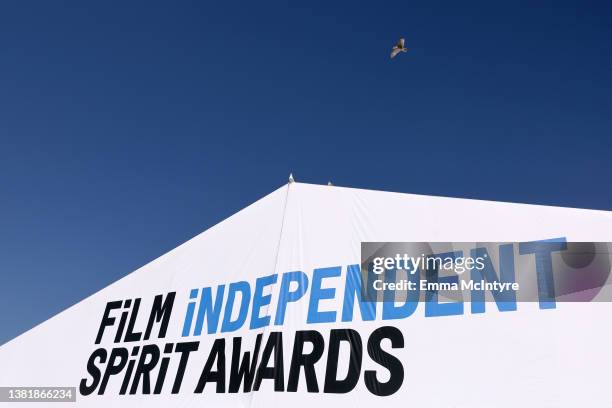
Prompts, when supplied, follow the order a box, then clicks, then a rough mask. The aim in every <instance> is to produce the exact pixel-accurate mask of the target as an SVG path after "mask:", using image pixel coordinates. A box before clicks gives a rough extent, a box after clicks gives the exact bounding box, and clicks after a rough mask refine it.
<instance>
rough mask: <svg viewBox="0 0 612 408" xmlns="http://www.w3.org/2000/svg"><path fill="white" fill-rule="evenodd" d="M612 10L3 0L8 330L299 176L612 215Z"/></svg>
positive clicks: (7, 335) (1, 245)
mask: <svg viewBox="0 0 612 408" xmlns="http://www.w3.org/2000/svg"><path fill="white" fill-rule="evenodd" d="M610 21H612V3H610V2H606V1H602V2H594V1H576V2H566V1H550V2H544V1H537V2H535V1H508V2H503V3H502V2H492V1H481V2H470V1H461V2H457V1H448V2H435V1H422V2H413V1H401V2H392V1H370V2H355V1H351V2H339V1H333V2H332V1H322V2H318V1H302V2H295V1H291V2H287V1H283V2H271V1H266V2H252V1H251V2H246V1H245V2H243V3H238V2H234V1H232V2H230V1H223V2H221V1H220V2H166V4H161V3H157V2H152V1H143V2H127V1H117V2H114V1H102V2H96V3H95V4H94V3H93V2H87V3H86V2H80V1H71V2H61V1H57V2H50V1H40V2H34V1H4V2H2V3H1V4H0V343H4V342H6V341H8V340H9V339H11V338H13V337H15V336H16V335H18V334H20V333H22V332H24V331H25V330H27V329H29V328H31V327H33V326H35V325H36V324H38V323H40V322H42V321H44V320H45V319H47V318H49V317H51V316H53V315H54V314H56V313H58V312H60V311H62V310H63V309H65V308H66V307H68V306H70V305H72V304H74V303H76V302H77V301H79V300H81V299H83V298H84V297H86V296H88V295H90V294H92V293H94V292H96V291H97V290H99V289H101V288H102V287H104V286H106V285H107V284H109V283H111V282H113V281H115V280H117V279H118V278H120V277H122V276H124V275H126V274H127V273H129V272H131V271H132V270H134V269H136V268H138V267H140V266H142V265H143V264H145V263H147V262H149V261H150V260H152V259H154V258H156V257H158V256H160V255H162V254H163V253H165V252H167V251H168V250H170V249H172V248H174V247H175V246H177V245H178V244H180V243H182V242H184V241H186V240H187V239H189V238H191V237H192V236H194V235H196V234H198V233H199V232H201V231H203V230H205V229H207V228H208V227H210V226H212V225H214V224H215V223H217V222H219V221H220V220H222V219H224V218H226V217H227V216H229V215H231V214H232V213H234V212H236V211H237V210H239V209H241V208H243V207H244V206H246V205H248V204H250V203H251V202H253V201H255V200H256V199H258V198H260V197H262V196H264V195H265V194H267V193H269V192H271V191H272V190H274V189H276V188H278V187H279V186H280V185H281V184H283V183H285V182H286V179H287V175H288V174H289V172H293V173H294V174H295V176H296V179H297V180H299V181H304V182H312V183H327V181H328V180H331V181H333V182H334V183H335V184H337V185H342V186H352V187H361V188H372V189H379V190H392V191H401V192H412V193H421V194H434V195H445V196H457V197H470V198H480V199H489V200H503V201H516V202H528V203H539V204H552V205H561V206H572V207H585V208H598V209H606V210H612V204H611V203H612V201H611V200H612V192H611V188H610V175H612V162H611V160H610V155H611V153H612V140H611V138H612V101H611V95H612V48H611V44H610V41H611V39H612V24H610ZM400 36H404V37H405V38H406V45H407V46H408V47H409V48H410V51H409V52H408V53H407V54H401V55H399V56H398V57H397V58H396V59H394V60H390V59H389V52H390V48H391V46H392V45H393V44H394V42H395V41H396V40H397V39H398V38H399V37H400Z"/></svg>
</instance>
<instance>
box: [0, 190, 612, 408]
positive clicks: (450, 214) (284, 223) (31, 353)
mask: <svg viewBox="0 0 612 408" xmlns="http://www.w3.org/2000/svg"><path fill="white" fill-rule="evenodd" d="M559 237H563V238H565V239H566V240H567V241H602V242H608V241H612V213H611V212H606V211H595V210H583V209H571V208H559V207H548V206H536V205H525V204H511V203H501V202H491V201H478V200H467V199H456V198H443V197H431V196H422V195H412V194H400V193H391V192H380V191H370V190H361V189H352V188H342V187H336V186H321V185H311V184H303V183H290V184H288V185H285V186H283V187H281V188H279V189H278V190H276V191H274V192H272V193H270V194H269V195H267V196H266V197H264V198H262V199H260V200H259V201H257V202H255V203H253V204H252V205H250V206H249V207H247V208H245V209H243V210H242V211H240V212H238V213H236V214H235V215H233V216H231V217H229V218H228V219H226V220H224V221H223V222H221V223H219V224H218V225H216V226H214V227H212V228H210V229H209V230H207V231H205V232H203V233H201V234H200V235H198V236H196V237H194V238H193V239H191V240H189V241H187V242H186V243H184V244H182V245H180V246H179V247H177V248H175V249H174V250H172V251H170V252H168V253H167V254H165V255H163V256H161V257H160V258H158V259H156V260H154V261H152V262H151V263H149V264H147V265H145V266H143V267H142V268H140V269H138V270H136V271H134V272H132V273H131V274H129V275H127V276H126V277H124V278H123V279H120V280H119V281H117V282H115V283H113V284H112V285H110V286H108V287H106V288H104V289H102V290H100V291H99V292H97V293H95V294H94V295H92V296H90V297H88V298H86V299H84V300H83V301H81V302H79V303H77V304H76V305H74V306H72V307H70V308H68V309H67V310H65V311H63V312H61V313H59V314H58V315H56V316H54V317H53V318H51V319H49V320H47V321H46V322H44V323H42V324H40V325H38V326H36V327H35V328H33V329H31V330H29V331H28V332H26V333H24V334H22V335H21V336H19V337H17V338H15V339H14V340H12V341H10V342H8V343H7V344H4V345H3V346H1V347H0V386H19V387H24V386H45V387H50V386H71V387H77V388H76V389H77V393H78V392H79V385H80V384H81V382H82V381H84V382H85V384H87V385H91V384H92V382H94V377H95V373H92V372H90V371H89V370H88V361H90V359H91V357H92V353H94V351H95V350H96V349H99V348H104V349H105V350H106V351H107V353H108V355H110V353H111V350H113V349H114V348H117V347H125V348H127V349H128V352H129V353H132V352H134V351H133V348H134V346H140V349H139V350H138V351H137V352H134V353H136V356H135V357H130V359H135V360H138V358H139V356H140V354H139V353H142V348H143V347H144V346H145V345H147V344H157V345H159V348H160V350H163V348H164V345H165V344H167V343H172V344H177V343H180V342H190V341H191V342H199V346H198V350H197V351H194V352H192V353H191V354H190V356H189V360H188V363H187V364H186V367H185V372H184V377H183V379H182V382H181V386H180V391H179V392H178V393H175V394H173V393H172V392H171V391H172V388H173V382H174V381H175V378H176V376H177V369H178V367H179V360H180V357H181V356H180V355H179V354H177V353H176V352H173V353H170V354H167V355H168V356H171V359H170V361H169V365H168V368H167V374H166V379H165V381H164V382H163V385H162V386H161V391H160V393H159V394H153V388H154V385H155V383H156V379H157V378H158V372H159V366H160V363H158V364H157V366H156V367H155V368H154V369H153V370H152V371H151V376H150V378H151V384H150V388H151V389H150V392H151V394H146V393H144V391H143V390H144V389H143V381H144V379H143V378H141V380H140V384H138V386H137V387H136V388H135V390H136V392H135V393H134V394H130V392H129V390H130V387H131V386H132V383H131V382H127V386H128V388H127V392H126V393H125V395H121V394H120V388H121V387H122V384H123V382H124V378H125V373H126V371H127V365H126V366H125V367H124V368H123V369H122V371H121V373H119V374H117V375H112V376H110V377H109V378H108V381H107V385H106V387H105V390H104V392H103V394H101V395H100V394H99V389H100V387H99V386H98V387H95V388H94V391H93V392H92V393H91V394H89V395H82V394H78V396H77V399H76V403H74V402H72V403H58V404H54V405H53V406H64V405H65V406H67V407H68V406H69V407H74V406H79V407H81V406H82V407H122V406H150V407H169V406H171V407H192V406H194V407H195V406H210V407H276V406H283V407H284V406H289V407H294V408H297V407H312V406H317V407H320V408H323V407H337V406H340V405H339V404H341V405H342V406H357V407H370V406H374V404H379V405H377V406H379V407H383V406H384V407H410V406H418V407H421V408H425V407H457V408H459V407H466V408H467V407H469V408H474V407H487V408H489V407H491V406H495V407H517V406H521V407H522V406H533V407H555V408H558V407H577V406H585V407H586V406H588V407H610V406H612V396H611V395H610V394H609V393H608V384H609V382H610V367H612V324H610V321H611V320H610V319H611V316H612V305H611V304H610V303H605V302H599V303H597V302H590V303H558V304H557V305H556V308H554V309H547V310H542V309H540V308H539V305H538V303H520V304H519V305H518V308H517V310H516V311H513V312H500V311H499V310H498V308H497V307H496V304H495V303H487V305H486V307H487V310H486V312H485V313H481V314H471V313H470V308H469V307H466V308H465V311H464V313H462V314H461V315H455V316H441V317H426V316H425V313H424V311H423V309H424V305H423V304H419V305H418V307H417V309H416V310H415V311H414V313H412V314H411V315H410V316H408V317H405V318H401V319H391V320H383V318H382V307H381V305H378V306H376V319H375V320H370V321H364V320H363V314H362V311H361V310H360V307H359V305H358V304H357V303H355V304H354V307H353V308H352V319H343V316H344V313H345V309H347V305H346V301H347V295H346V293H345V291H346V290H347V289H346V287H347V285H346V276H347V274H348V272H347V270H348V266H349V265H356V264H359V263H360V243H361V242H362V241H379V242H386V241H398V242H412V241H418V242H426V241H431V242H436V241H444V242H487V241H492V242H515V241H534V240H541V239H553V238H559ZM332 267H340V271H341V272H340V276H335V275H334V276H329V277H327V278H325V279H323V280H322V281H320V282H318V284H319V286H320V287H321V288H324V289H325V288H327V289H332V290H333V291H334V293H333V296H331V295H330V293H329V292H321V293H323V295H321V297H320V301H319V302H318V304H317V302H315V306H316V309H317V310H318V312H328V313H330V314H327V315H325V316H326V317H325V318H321V319H320V320H317V321H321V322H316V321H312V319H309V316H310V313H311V312H312V310H310V309H312V308H313V303H312V302H313V300H312V297H313V296H312V295H313V286H316V285H317V283H316V282H315V281H314V280H313V277H314V271H315V270H317V269H320V268H332ZM293 271H302V272H303V273H304V274H305V276H306V277H307V280H308V283H307V285H308V287H307V289H305V293H304V294H303V297H301V298H300V299H296V300H291V299H287V298H285V297H286V296H284V295H282V293H284V292H283V288H282V285H281V280H282V279H283V276H284V274H285V273H286V272H293ZM271 275H276V276H277V278H276V281H275V283H273V284H269V285H264V284H263V283H262V286H261V287H262V293H260V295H263V296H265V295H266V294H270V297H269V298H268V299H267V300H266V299H265V298H264V300H263V301H262V303H261V305H263V306H262V307H261V308H256V311H257V314H258V316H255V318H257V317H259V318H264V321H265V317H266V316H270V322H269V323H268V324H265V323H264V324H263V326H261V327H257V326H258V324H257V323H253V321H254V319H253V317H254V316H252V313H253V310H254V309H255V308H254V307H253V302H254V299H255V298H256V297H257V294H256V293H255V292H256V287H257V282H259V281H258V278H262V277H266V276H271ZM237 282H246V283H247V285H248V287H249V290H250V292H249V293H250V297H251V299H250V302H247V303H248V308H247V309H246V310H247V312H248V313H247V315H246V317H244V323H243V324H241V325H240V327H239V328H237V329H236V330H231V331H225V332H222V329H221V327H222V323H223V319H224V316H225V315H224V313H225V306H226V305H227V297H228V293H229V292H230V284H232V283H237ZM261 282H263V281H261ZM264 283H265V282H264ZM298 283H299V282H293V283H292V285H291V286H290V291H296V290H297V289H295V287H296V286H297V284H298ZM220 285H224V292H223V294H222V299H223V300H222V302H221V303H220V304H221V306H220V307H221V309H220V311H219V316H220V318H219V322H218V325H217V327H214V326H215V324H214V321H211V320H210V319H209V317H210V316H211V315H213V316H214V314H215V311H214V310H213V311H208V314H207V315H206V317H204V319H203V329H202V332H201V334H200V335H193V333H194V330H195V329H194V327H195V326H196V325H197V324H196V323H194V325H192V326H190V327H189V328H188V332H189V334H188V335H186V336H183V335H182V334H183V330H184V326H185V320H186V315H187V314H188V306H189V304H190V293H191V291H192V289H198V290H199V289H201V288H210V292H209V293H211V294H212V296H213V297H214V296H216V295H217V294H218V292H219V290H220V289H219V287H220ZM285 289H286V288H285ZM171 292H175V293H176V295H175V298H174V302H173V307H172V311H171V316H170V318H169V321H168V326H167V331H166V334H165V337H163V338H160V336H159V328H160V326H161V323H160V322H157V321H156V322H155V323H154V324H153V329H152V331H151V337H150V338H149V339H147V340H144V339H141V340H140V341H134V342H126V341H124V339H125V337H124V336H123V337H122V338H121V341H118V342H116V343H115V342H114V340H115V334H116V333H117V331H118V327H119V325H120V324H119V321H120V316H121V312H123V311H124V310H132V309H131V308H124V307H120V308H117V309H112V310H110V312H109V314H108V316H110V317H114V318H115V321H114V323H113V324H109V325H107V326H106V327H105V328H103V329H104V330H103V334H102V337H101V342H100V344H95V341H96V337H97V335H98V332H99V330H100V328H101V322H102V320H103V317H104V316H105V310H106V308H107V304H108V302H112V301H124V303H123V305H125V300H127V299H131V300H132V301H131V303H130V304H131V306H133V305H134V302H135V299H138V298H139V299H141V302H140V309H139V312H138V314H137V317H135V321H134V325H133V329H134V331H137V332H144V331H145V330H146V327H147V324H148V321H149V317H150V311H151V309H152V307H153V305H154V298H155V296H156V295H164V296H165V298H167V296H168V294H169V293H171ZM198 293H199V292H198ZM321 293H319V294H321ZM285 295H286V292H285ZM328 295H330V296H328ZM215 299H216V298H215ZM281 299H284V300H285V302H284V303H283V304H284V305H285V306H284V307H285V310H286V313H285V314H284V319H281V318H279V317H278V315H279V313H280V314H281V315H282V312H281V311H279V310H278V307H279V306H278V305H279V300H281ZM213 300H214V299H213ZM260 300H261V296H260ZM315 300H316V299H315ZM235 301H236V303H234V306H235V308H232V310H230V312H229V313H228V316H229V317H230V318H231V319H230V320H232V321H235V320H240V317H239V316H238V315H239V311H238V304H239V303H240V301H242V300H238V297H237V298H236V299H235ZM281 303H282V302H281ZM198 305H199V304H196V305H195V311H194V315H193V316H194V317H193V321H194V322H195V321H196V320H197V314H198V310H199V309H198V307H199V306H198ZM351 305H352V304H351ZM130 316H131V315H127V319H128V320H126V322H125V326H124V331H125V329H126V328H127V326H128V324H129V318H130ZM319 317H321V316H319ZM279 319H281V320H282V324H276V323H281V321H279ZM213 320H214V319H213ZM309 320H310V321H311V322H309ZM330 320H331V321H330ZM343 320H344V321H343ZM258 321H259V322H262V320H258ZM252 326H255V327H254V328H251V327H252ZM383 326H392V327H394V328H397V329H399V331H400V332H401V334H402V336H403V346H402V347H392V346H393V345H392V344H391V341H390V340H389V339H385V340H383V341H382V342H381V347H382V349H384V350H385V351H386V352H388V353H389V354H391V355H392V356H394V357H395V358H397V359H398V360H399V361H400V362H401V364H402V367H403V378H402V381H401V387H400V388H399V389H398V390H397V391H396V392H394V393H392V394H391V395H387V396H379V395H375V393H373V392H372V391H371V390H370V389H369V388H368V387H367V385H366V380H365V371H367V370H371V371H374V372H376V375H377V379H378V381H379V382H381V383H384V382H385V381H387V380H388V379H389V378H390V376H391V373H390V371H389V370H387V369H386V368H385V367H383V366H382V365H381V364H380V363H377V362H376V361H375V359H374V358H372V356H371V355H368V350H367V348H368V339H369V338H370V337H371V335H372V333H373V332H374V331H375V330H377V329H379V328H381V327H383ZM347 328H349V329H353V330H355V331H356V332H358V333H359V335H360V337H361V341H362V346H363V352H362V356H361V360H362V361H361V364H360V365H361V367H360V372H359V373H358V375H359V379H358V381H357V383H356V385H355V386H354V387H353V388H352V389H351V390H350V391H348V392H345V393H334V392H325V390H324V388H325V384H324V383H325V379H326V371H327V370H328V369H329V361H328V352H329V344H330V331H331V330H335V329H347ZM209 331H212V333H210V334H209V333H208V332H209ZM296 331H316V332H318V333H320V334H321V336H322V338H323V339H324V341H325V349H324V351H323V353H322V356H321V357H320V358H319V359H318V360H317V361H316V362H315V364H314V367H315V373H316V382H317V384H318V392H312V389H311V392H308V390H307V384H306V380H305V373H304V369H302V370H301V371H299V384H298V387H297V390H296V391H295V392H293V391H288V389H290V388H291V387H290V386H289V384H288V383H289V382H290V376H291V375H290V366H291V362H292V357H293V352H294V350H293V348H294V347H293V346H294V337H295V333H296ZM273 332H281V333H282V343H283V349H282V353H280V355H278V356H277V357H280V358H281V359H282V360H283V361H284V374H283V378H282V381H283V383H282V388H283V389H282V390H278V389H277V390H276V391H275V381H274V380H273V379H269V378H265V376H264V378H263V379H262V380H261V383H260V387H259V390H258V391H252V390H251V391H247V392H245V391H244V388H243V385H242V384H241V385H240V389H239V392H229V388H230V386H229V384H230V379H229V377H230V371H231V369H230V368H231V366H232V350H233V347H234V345H235V343H234V340H233V339H234V338H241V341H242V344H241V347H242V349H241V352H242V353H244V352H245V351H251V352H253V350H254V348H255V342H256V338H257V335H258V334H260V333H262V334H263V338H262V344H261V347H260V348H259V351H258V354H259V356H260V358H261V356H262V352H263V349H264V346H265V345H266V344H267V341H268V339H269V336H270V335H271V333H273ZM218 339H225V350H224V354H225V369H224V371H225V373H224V374H223V375H224V377H225V378H226V380H225V384H224V387H223V389H221V392H217V391H218V390H219V389H218V388H216V387H217V386H218V382H213V381H211V382H209V383H207V384H206V385H205V387H204V389H203V392H194V391H195V390H196V388H197V384H198V380H199V379H200V376H201V374H202V371H203V368H204V367H205V365H206V361H207V359H209V357H210V355H211V349H212V348H213V343H214V342H215V340H218ZM309 348H312V347H311V346H310V345H306V346H305V347H304V354H306V353H308V352H309ZM275 353H279V350H278V349H275ZM374 354H376V352H374ZM108 355H107V357H106V363H108V358H109V356H108ZM164 355H166V354H164V353H163V352H162V356H161V357H163V356H164ZM161 357H160V358H161ZM352 358H354V357H350V356H349V346H348V344H347V343H346V342H344V343H342V345H341V346H340V350H339V357H338V358H337V362H338V370H337V375H336V377H337V379H343V378H345V377H346V376H347V372H348V370H349V367H350V361H351V359H352ZM95 363H96V366H97V367H98V368H99V369H100V370H101V372H102V373H104V370H105V368H106V366H107V364H106V363H103V362H102V358H100V359H98V360H96V362H95ZM137 363H138V361H136V363H135V364H137ZM145 363H146V362H145ZM272 363H273V360H272V359H270V360H269V364H268V365H269V366H272ZM215 369H219V370H220V371H221V369H220V368H219V366H218V361H216V364H215V365H214V367H213V370H215ZM278 369H279V368H278V366H277V365H276V370H278ZM262 374H263V372H262ZM129 377H130V376H128V380H129ZM132 377H133V374H132ZM382 404H384V405H382ZM0 405H1V404H0ZM28 405H30V404H28V403H20V404H19V405H17V406H19V407H26V406H28ZM31 405H32V406H34V407H38V406H40V404H31Z"/></svg>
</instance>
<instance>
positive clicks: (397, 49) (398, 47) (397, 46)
mask: <svg viewBox="0 0 612 408" xmlns="http://www.w3.org/2000/svg"><path fill="white" fill-rule="evenodd" d="M407 51H408V48H406V47H405V46H404V39H403V38H400V39H399V41H398V42H397V44H395V45H394V46H393V48H392V49H391V58H395V56H396V55H397V54H399V53H400V52H407Z"/></svg>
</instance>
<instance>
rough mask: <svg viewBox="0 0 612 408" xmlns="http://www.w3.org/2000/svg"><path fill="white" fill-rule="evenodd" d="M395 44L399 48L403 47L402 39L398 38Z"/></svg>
mask: <svg viewBox="0 0 612 408" xmlns="http://www.w3.org/2000/svg"><path fill="white" fill-rule="evenodd" d="M397 46H398V47H399V48H404V39H403V38H400V39H399V41H398V42H397Z"/></svg>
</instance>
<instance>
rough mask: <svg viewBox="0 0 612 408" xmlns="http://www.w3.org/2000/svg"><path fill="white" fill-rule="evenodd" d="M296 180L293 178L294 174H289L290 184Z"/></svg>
mask: <svg viewBox="0 0 612 408" xmlns="http://www.w3.org/2000/svg"><path fill="white" fill-rule="evenodd" d="M294 181H295V179H294V178H293V173H290V174H289V184H291V183H293V182H294Z"/></svg>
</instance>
